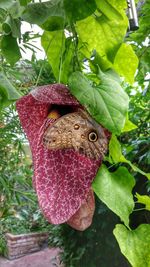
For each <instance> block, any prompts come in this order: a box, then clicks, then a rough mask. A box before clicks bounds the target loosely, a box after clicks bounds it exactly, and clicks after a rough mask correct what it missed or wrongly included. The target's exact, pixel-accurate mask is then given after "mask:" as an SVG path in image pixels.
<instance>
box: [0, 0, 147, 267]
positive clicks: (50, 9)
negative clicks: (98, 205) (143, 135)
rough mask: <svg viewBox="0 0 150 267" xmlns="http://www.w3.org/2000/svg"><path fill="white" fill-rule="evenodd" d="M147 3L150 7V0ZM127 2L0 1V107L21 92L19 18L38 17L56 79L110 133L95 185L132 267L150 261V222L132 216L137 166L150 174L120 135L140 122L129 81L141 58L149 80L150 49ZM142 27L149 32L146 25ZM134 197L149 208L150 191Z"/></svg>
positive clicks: (24, 41)
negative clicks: (16, 77) (10, 72)
mask: <svg viewBox="0 0 150 267" xmlns="http://www.w3.org/2000/svg"><path fill="white" fill-rule="evenodd" d="M145 6H147V9H148V8H150V2H149V1H147V2H146V4H145ZM147 9H146V8H145V7H144V8H143V16H142V18H141V20H143V21H144V23H145V25H147V22H145V21H146V19H145V20H144V18H145V16H148V13H147ZM126 10H127V3H126V1H125V0H113V1H112V0H111V1H110V0H89V1H86V0H73V1H69V0H51V1H47V2H44V1H43V2H42V1H39V2H34V1H30V0H16V1H15V0H2V1H0V23H1V24H0V30H1V36H0V43H1V70H0V108H1V109H2V108H4V107H6V106H7V105H8V104H10V103H12V102H13V101H15V100H17V99H18V98H19V97H20V93H19V92H18V91H17V90H16V88H15V87H14V86H13V84H12V83H11V82H10V80H9V79H8V77H7V71H6V69H5V66H6V64H8V65H9V66H10V67H11V66H13V65H14V64H16V63H17V62H18V61H19V60H20V59H21V49H22V46H24V49H26V45H27V42H28V40H27V39H25V36H24V35H23V34H22V33H21V24H22V23H23V21H26V22H28V23H31V24H37V25H38V26H39V27H41V28H42V29H43V34H42V36H41V44H42V46H43V48H44V50H45V53H46V55H47V59H48V61H49V64H50V65H51V68H52V71H53V74H54V77H55V79H56V82H59V83H63V84H67V85H69V88H70V91H71V93H72V94H73V95H74V96H75V97H76V98H77V99H78V100H79V102H80V103H81V104H82V105H83V106H85V108H86V109H87V111H88V112H89V113H90V114H91V116H92V117H93V118H94V119H95V120H96V121H97V122H99V123H100V124H102V125H103V126H104V127H105V128H107V129H108V130H109V131H110V132H111V133H112V136H111V140H110V144H109V155H108V156H106V157H105V159H104V163H103V165H102V166H101V168H100V169H99V171H98V173H97V175H96V178H95V180H94V182H93V190H94V192H95V193H96V195H97V196H98V198H99V199H100V200H102V201H103V202H104V203H105V204H106V205H107V206H108V208H109V209H110V210H112V211H113V212H114V213H115V214H116V215H118V216H119V217H120V220H121V222H122V223H121V224H117V225H116V227H115V229H114V231H113V233H114V235H115V237H116V239H117V241H118V244H119V246H120V249H121V252H122V253H123V255H124V256H125V257H126V258H127V259H128V261H129V262H130V264H131V265H132V266H133V267H141V266H143V267H146V266H150V225H149V224H141V225H140V226H139V227H138V228H136V229H134V230H132V229H131V227H130V218H129V217H130V214H131V213H132V212H133V210H134V204H135V203H134V199H135V198H134V199H133V194H132V190H133V188H134V186H135V182H136V181H135V179H134V173H137V172H139V173H140V174H141V175H143V176H145V177H146V179H147V180H148V179H150V174H149V173H146V172H144V171H143V170H141V169H140V168H139V167H138V166H137V165H136V164H133V163H131V161H130V160H129V159H128V158H126V157H125V155H124V153H123V152H122V150H121V144H120V143H119V139H120V138H119V136H120V135H121V134H122V133H127V132H129V131H131V130H134V129H136V128H137V126H136V125H135V124H133V123H132V122H131V121H130V120H129V117H130V113H129V114H128V109H129V100H130V99H129V95H128V94H127V91H128V90H127V88H128V87H131V86H133V84H134V80H135V77H136V79H137V76H136V72H137V69H138V66H139V72H141V71H142V74H141V73H139V72H138V74H137V75H138V76H139V77H140V85H141V84H143V83H144V80H143V77H145V76H146V73H147V71H148V60H145V61H144V59H143V55H144V54H145V53H146V54H148V53H149V52H147V47H145V48H143V47H141V49H142V50H141V56H140V55H139V51H140V49H138V42H140V41H141V39H140V38H141V34H142V33H141V29H139V31H137V33H133V34H131V33H130V32H129V31H128V18H127V15H126ZM141 12H142V11H141ZM144 23H143V24H142V26H143V25H144ZM145 28H146V27H145ZM145 28H144V29H145ZM138 34H139V35H138ZM144 34H145V38H146V37H147V38H148V37H149V32H148V30H147V28H146V30H145V31H144ZM132 35H133V37H132ZM144 40H145V39H144V38H142V41H144ZM131 41H132V42H131ZM133 41H134V42H133ZM131 43H132V44H131ZM134 50H135V51H136V52H137V55H136V53H135V51H134ZM148 55H150V53H149V54H148ZM138 58H139V60H140V62H139V60H138ZM141 58H142V60H143V61H141ZM142 62H144V64H145V68H144V67H143V65H142ZM145 62H146V63H145ZM138 64H139V65H138ZM146 64H147V65H146ZM145 69H146V72H144V71H145ZM141 76H142V78H141ZM108 166H109V168H110V169H109V168H107V167H108ZM111 166H113V167H114V166H115V170H113V171H112V170H111ZM128 166H129V167H130V170H131V172H129V170H128V169H129V168H128ZM136 199H137V200H138V201H139V202H140V203H143V204H144V205H145V209H147V210H150V198H149V196H146V195H145V196H141V195H140V194H138V192H137V194H136Z"/></svg>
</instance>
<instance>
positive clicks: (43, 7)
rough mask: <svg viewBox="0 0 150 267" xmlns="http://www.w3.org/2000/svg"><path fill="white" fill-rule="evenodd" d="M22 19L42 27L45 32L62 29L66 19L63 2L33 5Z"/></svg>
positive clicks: (26, 10)
mask: <svg viewBox="0 0 150 267" xmlns="http://www.w3.org/2000/svg"><path fill="white" fill-rule="evenodd" d="M22 18H23V20H25V21H27V22H29V23H32V24H34V23H35V24H38V25H42V27H43V28H44V29H45V30H57V29H62V28H63V25H64V18H65V12H64V9H63V3H62V0H57V1H56V0H55V1H54V0H53V1H48V2H43V3H31V4H29V5H28V6H27V7H26V9H25V11H24V14H23V15H22ZM55 26H57V28H55Z"/></svg>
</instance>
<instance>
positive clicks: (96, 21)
mask: <svg viewBox="0 0 150 267" xmlns="http://www.w3.org/2000/svg"><path fill="white" fill-rule="evenodd" d="M109 2H110V3H108V1H106V0H102V1H96V3H97V6H98V9H99V11H100V12H98V11H97V12H96V13H95V14H94V16H89V17H87V18H86V19H84V20H81V21H78V22H77V23H76V30H77V33H78V35H79V39H80V41H81V43H82V47H83V49H82V50H83V53H84V54H85V53H86V52H85V50H86V49H87V51H89V52H90V53H92V51H93V50H96V51H97V53H98V54H99V55H100V57H102V58H104V60H105V61H108V62H113V60H114V58H115V54H116V52H117V50H118V49H119V47H120V45H121V43H122V41H123V39H124V36H125V34H126V30H127V26H128V20H127V17H126V15H125V12H124V3H123V4H122V6H121V1H119V4H117V1H113V3H112V4H111V1H109ZM123 2H124V1H123ZM105 5H107V6H109V9H107V8H106V7H105V11H107V14H106V13H104V6H105ZM118 6H120V9H119V10H118ZM106 15H107V16H106Z"/></svg>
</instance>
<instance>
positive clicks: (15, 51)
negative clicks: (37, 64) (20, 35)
mask: <svg viewBox="0 0 150 267" xmlns="http://www.w3.org/2000/svg"><path fill="white" fill-rule="evenodd" d="M1 49H2V54H3V56H4V57H5V58H6V60H7V61H8V62H9V63H10V64H11V65H14V64H15V63H16V62H17V61H18V60H19V59H20V58H21V53H20V50H19V47H18V43H17V40H16V38H14V37H13V36H12V35H3V37H2V40H1Z"/></svg>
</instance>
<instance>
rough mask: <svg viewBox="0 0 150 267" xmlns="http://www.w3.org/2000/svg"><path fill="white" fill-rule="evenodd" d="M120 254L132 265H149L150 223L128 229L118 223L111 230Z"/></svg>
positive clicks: (141, 266) (138, 266)
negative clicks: (131, 229)
mask: <svg viewBox="0 0 150 267" xmlns="http://www.w3.org/2000/svg"><path fill="white" fill-rule="evenodd" d="M113 233H114V235H115V237H116V239H117V241H118V243H119V246H120V249H121V252H122V254H123V255H124V256H125V257H126V258H127V259H128V261H129V262H130V264H131V265H132V266H133V267H150V225H148V224H141V225H140V226H139V227H138V228H137V229H135V230H133V231H129V230H127V229H126V227H125V226H124V225H121V224H118V225H116V228H115V229H114V231H113Z"/></svg>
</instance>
